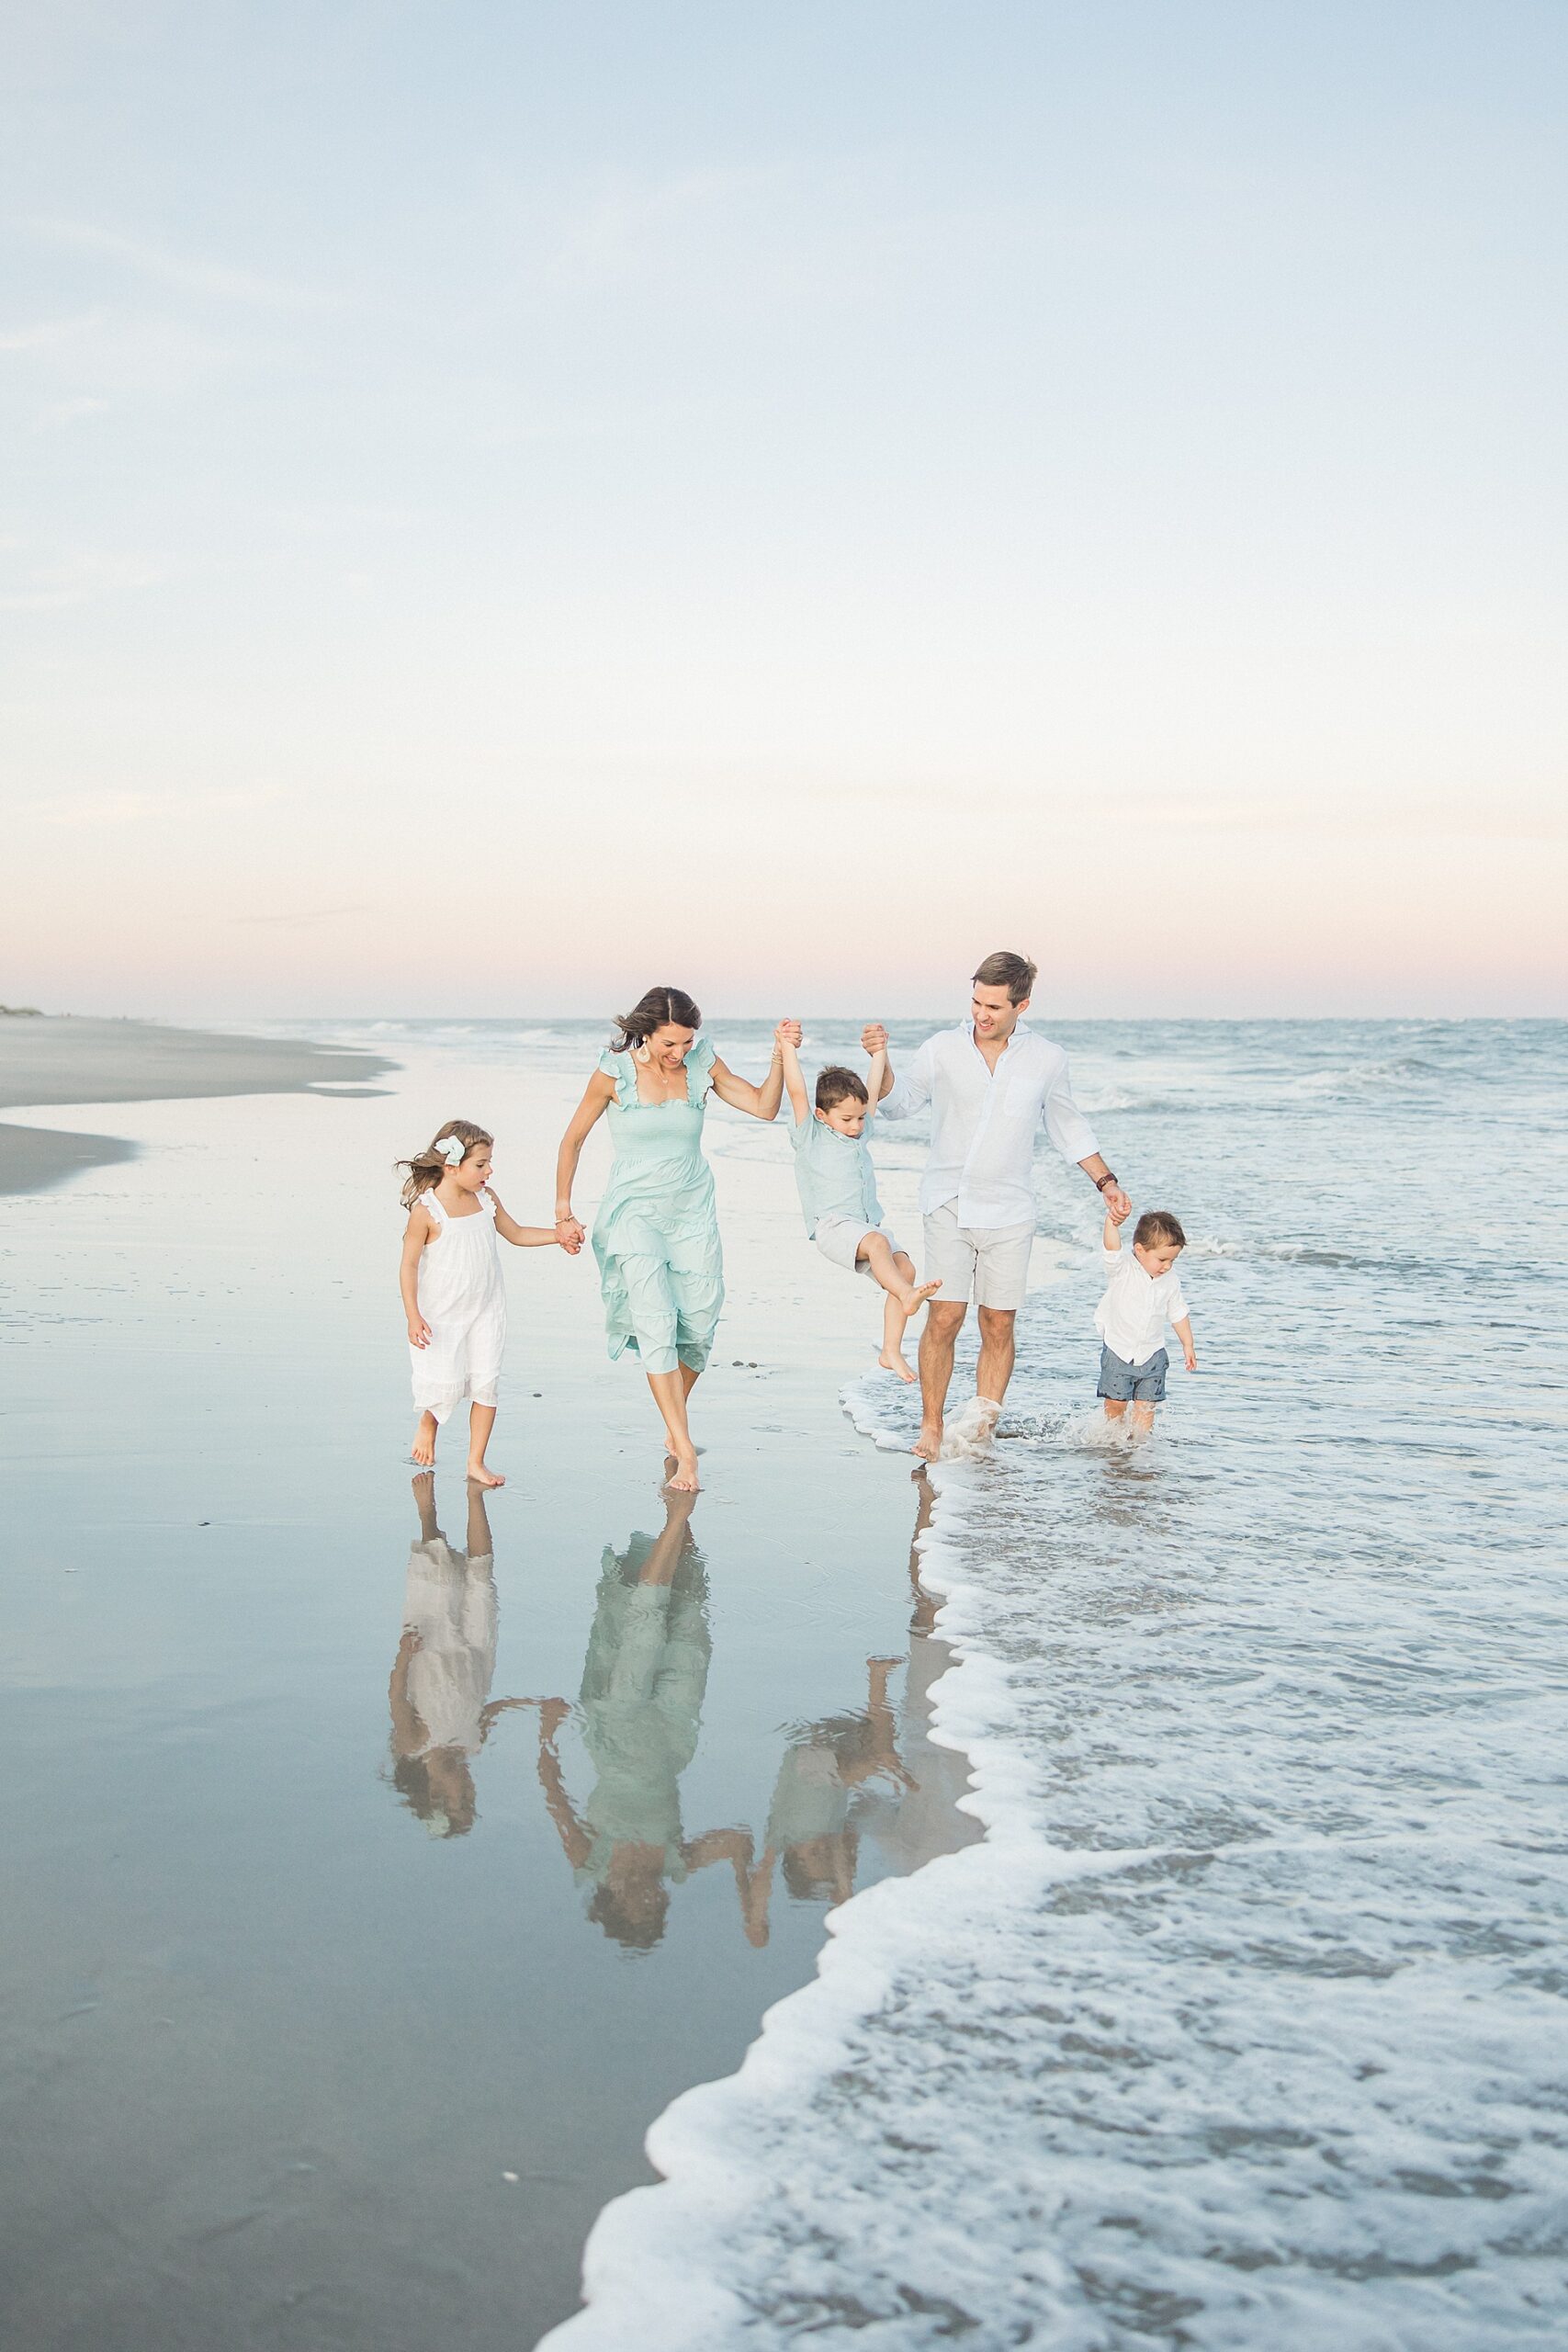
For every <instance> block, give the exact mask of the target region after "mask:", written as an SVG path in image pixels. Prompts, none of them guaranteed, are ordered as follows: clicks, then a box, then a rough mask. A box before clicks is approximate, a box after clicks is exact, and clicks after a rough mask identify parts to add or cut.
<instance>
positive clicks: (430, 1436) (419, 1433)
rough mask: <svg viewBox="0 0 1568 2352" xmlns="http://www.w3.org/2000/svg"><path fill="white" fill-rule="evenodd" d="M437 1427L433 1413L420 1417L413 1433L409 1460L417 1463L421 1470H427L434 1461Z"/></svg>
mask: <svg viewBox="0 0 1568 2352" xmlns="http://www.w3.org/2000/svg"><path fill="white" fill-rule="evenodd" d="M439 1427H440V1423H439V1422H438V1421H437V1420H436V1418H435V1416H434V1413H422V1414H421V1415H420V1417H419V1427H418V1429H416V1430H415V1431H414V1433H413V1451H412V1453H411V1455H410V1457H409V1459H410V1460H411V1461H412V1462H417V1463H418V1464H419V1466H420V1468H421V1469H422V1470H428V1469H429V1467H430V1465H431V1464H432V1463H433V1462H434V1459H435V1433H436V1430H438V1428H439Z"/></svg>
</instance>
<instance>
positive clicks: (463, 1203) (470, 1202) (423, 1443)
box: [398, 1119, 581, 1487]
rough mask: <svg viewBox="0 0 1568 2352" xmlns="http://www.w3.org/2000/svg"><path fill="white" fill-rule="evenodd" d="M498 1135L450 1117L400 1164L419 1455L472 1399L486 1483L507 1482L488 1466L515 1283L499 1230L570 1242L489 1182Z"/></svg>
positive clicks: (521, 1244)
mask: <svg viewBox="0 0 1568 2352" xmlns="http://www.w3.org/2000/svg"><path fill="white" fill-rule="evenodd" d="M494 1140H495V1139H494V1137H493V1136H488V1135H487V1134H486V1133H485V1131H484V1129H483V1127H476V1126H475V1125H474V1124H473V1122H472V1120H471V1119H448V1120H447V1122H446V1125H445V1126H444V1127H443V1128H442V1129H441V1130H440V1132H439V1133H438V1134H437V1135H436V1136H435V1138H434V1141H433V1142H432V1144H431V1145H430V1148H429V1149H428V1150H426V1151H422V1152H420V1153H418V1154H417V1156H416V1157H415V1158H414V1159H400V1160H399V1162H398V1165H399V1167H400V1168H406V1169H407V1170H408V1171H409V1179H408V1182H407V1183H406V1184H405V1185H404V1186H403V1206H404V1207H405V1208H406V1209H407V1211H408V1212H409V1221H408V1225H407V1227H405V1229H404V1232H403V1258H402V1267H401V1275H400V1287H401V1290H402V1295H403V1312H404V1313H405V1314H406V1315H407V1317H408V1321H409V1357H410V1361H411V1362H412V1366H413V1401H414V1403H415V1404H416V1405H417V1406H418V1407H419V1408H420V1422H419V1428H418V1429H417V1430H416V1431H415V1432H414V1441H413V1459H414V1460H415V1461H416V1462H417V1463H419V1464H422V1465H424V1464H429V1463H432V1462H434V1459H435V1433H436V1431H437V1430H438V1429H439V1428H440V1426H441V1424H442V1422H443V1421H444V1420H445V1419H446V1416H447V1414H448V1413H449V1412H450V1411H451V1410H452V1408H453V1406H454V1405H460V1404H461V1403H462V1401H463V1399H464V1398H465V1397H467V1398H468V1476H469V1477H470V1478H473V1479H475V1480H477V1482H478V1483H479V1486H481V1487H503V1486H504V1485H505V1484H506V1481H505V1479H504V1478H502V1477H499V1476H497V1475H496V1473H495V1472H494V1471H493V1470H488V1469H487V1468H486V1467H485V1448H486V1447H487V1446H488V1445H489V1443H490V1433H491V1430H492V1429H493V1428H494V1427H495V1407H496V1397H497V1394H498V1389H499V1383H500V1380H501V1359H502V1351H504V1349H505V1346H506V1284H505V1283H504V1282H503V1281H502V1272H501V1253H500V1251H499V1250H497V1248H496V1236H497V1234H500V1235H501V1237H502V1239H503V1240H505V1241H511V1242H513V1243H514V1244H515V1245H516V1247H517V1248H518V1249H519V1250H543V1249H544V1248H545V1247H546V1246H547V1244H548V1243H552V1242H559V1243H560V1246H561V1248H562V1249H565V1250H571V1243H570V1241H562V1240H561V1237H560V1235H559V1234H558V1233H557V1232H556V1231H555V1230H554V1229H553V1228H551V1227H545V1226H542V1225H518V1224H517V1223H516V1222H515V1220H514V1219H513V1218H512V1217H510V1216H507V1214H506V1211H505V1210H504V1209H503V1208H502V1204H501V1203H500V1202H499V1201H498V1200H497V1199H496V1197H495V1194H494V1193H492V1192H491V1189H490V1170H491V1146H492V1144H493V1142H494ZM577 1247H578V1248H579V1249H581V1242H579V1243H578V1244H577ZM571 1254H573V1255H575V1254H576V1253H575V1251H572V1252H571Z"/></svg>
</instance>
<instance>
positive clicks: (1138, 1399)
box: [1095, 1346, 1170, 1405]
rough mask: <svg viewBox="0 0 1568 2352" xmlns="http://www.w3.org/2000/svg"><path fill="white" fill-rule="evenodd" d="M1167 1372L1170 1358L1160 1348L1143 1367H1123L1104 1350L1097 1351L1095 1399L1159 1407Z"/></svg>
mask: <svg viewBox="0 0 1568 2352" xmlns="http://www.w3.org/2000/svg"><path fill="white" fill-rule="evenodd" d="M1169 1369H1170V1358H1169V1357H1168V1355H1167V1354H1166V1351H1165V1350H1164V1349H1163V1348H1156V1350H1155V1351H1154V1353H1153V1355H1152V1356H1149V1357H1148V1358H1146V1360H1145V1362H1144V1363H1123V1362H1122V1358H1121V1357H1120V1356H1113V1355H1112V1354H1111V1351H1110V1349H1109V1348H1107V1347H1103V1346H1102V1347H1101V1349H1100V1386H1099V1388H1098V1389H1097V1391H1096V1392H1095V1393H1096V1395H1097V1396H1100V1397H1110V1398H1111V1402H1112V1404H1116V1405H1131V1404H1137V1405H1163V1404H1164V1402H1165V1375H1166V1374H1167V1373H1168V1371H1169Z"/></svg>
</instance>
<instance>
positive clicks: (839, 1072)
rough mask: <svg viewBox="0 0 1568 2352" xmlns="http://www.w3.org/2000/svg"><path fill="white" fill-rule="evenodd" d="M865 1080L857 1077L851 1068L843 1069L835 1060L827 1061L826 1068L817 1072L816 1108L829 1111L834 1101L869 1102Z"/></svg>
mask: <svg viewBox="0 0 1568 2352" xmlns="http://www.w3.org/2000/svg"><path fill="white" fill-rule="evenodd" d="M870 1101H871V1097H870V1095H869V1094H868V1093H867V1092H866V1091H865V1080H863V1078H857V1077H856V1076H855V1074H854V1072H853V1070H852V1069H841V1068H840V1065H839V1064H838V1063H837V1062H829V1065H828V1067H827V1069H820V1070H818V1073H817V1108H818V1110H819V1111H830V1110H831V1109H832V1108H833V1105H834V1104H835V1103H869V1102H870Z"/></svg>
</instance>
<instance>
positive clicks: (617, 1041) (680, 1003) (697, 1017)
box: [610, 989, 703, 1054]
mask: <svg viewBox="0 0 1568 2352" xmlns="http://www.w3.org/2000/svg"><path fill="white" fill-rule="evenodd" d="M702 1025H703V1016H702V1014H701V1013H700V1012H698V1011H697V1008H696V1006H695V1005H694V1003H693V1002H692V1000H691V998H690V997H689V996H688V995H687V994H686V991H685V989H649V991H648V994H647V995H646V996H645V997H643V998H642V999H641V1000H640V1001H638V1002H637V1003H636V1004H634V1005H633V1007H632V1009H631V1011H630V1012H617V1013H616V1015H615V1026H616V1028H617V1029H619V1031H620V1033H621V1034H620V1035H619V1036H618V1037H612V1038H611V1040H610V1051H611V1052H612V1053H613V1054H624V1053H625V1052H626V1048H627V1047H628V1046H643V1045H646V1044H647V1043H648V1040H649V1038H650V1037H651V1036H652V1035H653V1033H654V1031H655V1030H656V1029H663V1028H665V1027H667V1026H669V1027H673V1028H676V1029H700V1028H701V1027H702Z"/></svg>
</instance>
